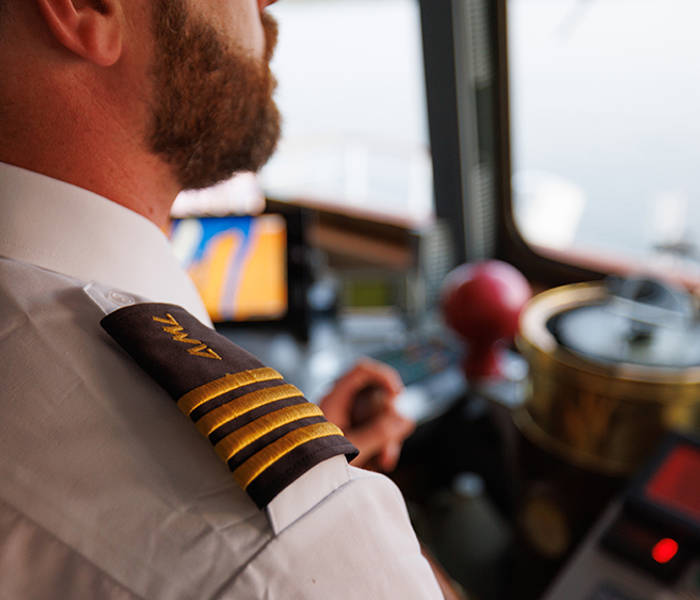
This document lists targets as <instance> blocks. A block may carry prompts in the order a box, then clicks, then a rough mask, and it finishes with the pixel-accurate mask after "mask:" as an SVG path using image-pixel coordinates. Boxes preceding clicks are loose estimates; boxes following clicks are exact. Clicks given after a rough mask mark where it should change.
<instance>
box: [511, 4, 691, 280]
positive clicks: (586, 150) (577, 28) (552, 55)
mask: <svg viewBox="0 0 700 600" xmlns="http://www.w3.org/2000/svg"><path fill="white" fill-rule="evenodd" d="M508 13H509V15H508V30H509V40H508V44H509V60H510V64H509V69H510V86H511V119H512V124H511V131H512V144H511V151H512V162H513V200H514V205H513V206H514V213H515V218H516V222H517V224H518V226H519V228H520V230H521V232H522V234H523V235H524V237H525V238H526V239H527V240H528V241H530V242H532V243H534V244H538V245H541V246H545V247H551V248H557V249H565V250H576V251H585V252H589V253H591V254H593V255H598V256H602V255H605V256H615V257H627V258H633V259H642V260H644V261H649V260H650V259H652V260H655V261H664V260H673V261H674V264H681V265H683V266H684V268H689V269H693V270H695V271H697V262H696V260H697V259H698V247H697V242H698V240H699V239H700V238H698V235H699V234H700V168H699V163H700V37H699V36H698V31H697V24H698V22H700V3H698V2H697V0H664V1H663V2H658V1H657V0H654V1H651V0H508ZM652 257H653V258H652Z"/></svg>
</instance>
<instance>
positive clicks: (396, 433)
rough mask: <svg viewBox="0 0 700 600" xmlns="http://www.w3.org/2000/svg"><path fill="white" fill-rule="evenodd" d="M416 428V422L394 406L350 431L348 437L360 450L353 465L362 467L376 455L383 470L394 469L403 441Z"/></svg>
mask: <svg viewBox="0 0 700 600" xmlns="http://www.w3.org/2000/svg"><path fill="white" fill-rule="evenodd" d="M414 429H415V423H414V422H413V421H411V420H410V419H407V418H405V417H403V416H402V415H400V414H399V413H398V412H396V409H395V408H394V407H393V406H392V407H389V408H388V409H387V410H386V411H385V412H384V413H382V414H381V415H379V416H378V417H377V418H376V419H374V420H373V421H372V422H370V423H369V424H367V425H366V426H364V427H360V428H358V429H353V430H351V431H348V432H347V433H346V437H347V438H348V440H350V442H352V443H353V444H354V445H355V446H356V447H357V448H358V449H359V450H360V455H359V456H358V457H357V458H356V459H355V460H354V461H353V465H354V466H358V467H361V466H363V465H365V464H366V463H367V461H368V460H370V459H371V458H373V457H375V456H376V457H377V458H378V462H379V467H380V468H381V470H383V471H391V470H393V469H394V467H395V466H396V463H397V462H398V459H399V455H400V453H401V444H402V442H403V441H404V439H406V437H408V436H409V435H410V434H411V433H412V432H413V430H414Z"/></svg>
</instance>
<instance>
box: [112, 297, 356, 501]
mask: <svg viewBox="0 0 700 600" xmlns="http://www.w3.org/2000/svg"><path fill="white" fill-rule="evenodd" d="M101 324H102V327H104V329H105V330H106V331H107V332H108V333H109V334H110V335H111V336H112V337H113V338H114V339H115V340H116V341H117V342H118V343H119V345H120V346H121V347H122V348H124V350H126V351H127V352H128V353H129V354H130V355H131V356H132V358H133V359H134V360H135V361H136V362H137V363H138V364H139V365H140V366H141V367H142V368H143V369H144V370H145V371H146V372H147V373H148V374H149V375H150V376H151V377H153V378H154V379H155V380H156V381H157V382H158V383H159V384H160V385H161V386H162V387H163V388H164V389H165V390H166V391H167V392H168V393H169V394H170V396H171V397H172V398H173V399H175V400H176V401H177V405H178V408H179V409H180V410H181V411H182V412H183V413H184V414H185V416H186V417H188V418H189V419H191V420H192V422H193V423H194V424H195V426H196V427H197V429H199V431H200V433H202V435H204V436H206V437H208V438H209V441H210V442H211V443H212V444H213V446H214V450H215V451H216V453H217V454H218V455H219V457H220V458H221V459H222V460H223V461H225V462H226V463H227V464H228V466H229V468H230V469H231V471H232V472H233V476H234V478H235V479H236V481H237V482H238V483H239V484H240V485H241V487H242V488H243V489H244V490H246V491H247V492H248V494H249V495H250V497H251V498H252V499H253V501H254V502H255V503H256V504H257V505H258V506H259V507H260V508H263V507H264V506H266V505H267V504H268V503H269V502H270V501H271V500H272V499H273V498H274V497H275V496H276V495H277V494H278V493H279V492H281V491H282V490H283V489H284V488H286V487H287V486H288V485H289V484H290V483H292V482H293V481H295V480H296V479H298V478H299V477H300V476H301V475H302V474H304V473H305V472H306V471H308V470H309V469H310V468H312V467H313V466H315V465H317V464H318V463H320V462H322V461H324V460H326V459H328V458H330V457H332V456H336V455H340V454H345V455H346V456H347V457H348V460H351V459H352V458H354V457H355V456H356V455H357V449H356V448H355V447H354V446H353V445H352V444H351V443H350V442H348V441H347V440H346V439H345V437H343V433H342V431H341V430H340V429H339V428H338V427H336V426H335V425H333V424H331V423H329V422H328V421H327V420H326V419H325V417H324V416H323V413H322V412H321V409H320V408H318V406H316V405H315V404H312V403H311V402H308V401H307V400H306V399H305V398H304V396H303V395H302V393H301V392H300V391H299V390H298V389H297V388H295V387H294V386H293V385H290V384H288V383H286V382H285V381H284V379H283V378H282V376H281V375H280V374H279V373H278V372H277V371H275V370H274V369H271V368H269V367H265V366H264V365H263V364H261V363H260V361H258V360H257V359H256V358H255V357H254V356H252V355H251V354H249V353H248V352H246V351H245V350H243V349H242V348H239V347H238V346H236V345H235V344H234V343H233V342H231V341H230V340H228V339H227V338H225V337H224V336H222V335H220V334H218V333H216V332H215V331H214V330H212V329H210V328H209V327H207V326H205V325H203V324H202V323H200V322H199V321H198V320H197V319H196V318H195V317H193V316H192V315H191V314H189V313H188V312H187V311H186V310H184V309H183V308H181V307H179V306H174V305H172V304H136V305H133V306H127V307H125V308H121V309H119V310H117V311H115V312H113V313H111V314H109V315H107V316H106V317H105V318H104V319H102V322H101Z"/></svg>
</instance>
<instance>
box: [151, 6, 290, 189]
mask: <svg viewBox="0 0 700 600" xmlns="http://www.w3.org/2000/svg"><path fill="white" fill-rule="evenodd" d="M153 10H154V15H153V16H154V19H153V20H154V26H153V29H154V34H155V60H154V65H153V71H152V73H153V82H154V92H155V93H154V96H153V105H152V119H153V120H152V123H151V126H150V128H149V130H148V136H149V139H148V143H149V145H150V147H151V148H152V149H153V151H154V152H156V153H157V154H158V155H160V156H161V157H162V158H163V160H165V161H166V162H167V163H168V164H169V165H170V166H171V167H172V169H173V171H174V172H175V174H176V176H177V178H178V181H179V183H180V185H181V186H182V187H183V188H201V187H207V186H209V185H212V184H214V183H217V182H218V181H221V180H223V179H227V178H228V177H230V176H231V174H232V173H234V172H236V171H242V170H250V171H257V170H258V169H259V168H260V167H261V166H262V165H263V164H264V163H265V162H266V161H267V159H268V158H269V157H270V155H271V154H272V152H273V150H274V148H275V144H276V142H277V138H278V137H279V129H280V126H279V120H280V119H279V113H278V111H277V107H276V106H275V104H274V102H273V100H272V93H273V91H274V87H275V80H274V77H273V76H272V74H271V73H270V69H269V60H270V58H271V57H272V53H273V51H274V46H275V44H276V40H277V26H276V23H275V22H274V21H273V19H272V18H271V17H270V16H269V15H266V14H264V15H262V23H263V26H264V32H265V46H264V54H263V55H262V56H260V55H255V53H254V52H255V49H254V48H250V47H246V46H244V45H241V44H240V43H238V42H237V41H236V39H235V38H234V39H227V37H226V36H225V34H224V33H223V32H222V31H221V30H217V28H216V26H215V25H214V24H212V23H211V22H210V21H209V20H208V19H206V18H205V17H204V16H202V15H198V14H194V11H193V10H191V9H189V8H188V5H187V4H186V2H185V0H155V1H154V2H153Z"/></svg>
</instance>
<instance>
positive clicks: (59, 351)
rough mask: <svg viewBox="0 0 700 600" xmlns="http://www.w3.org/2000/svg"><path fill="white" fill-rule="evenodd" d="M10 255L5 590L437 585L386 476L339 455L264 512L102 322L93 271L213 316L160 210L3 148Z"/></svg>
mask: <svg viewBox="0 0 700 600" xmlns="http://www.w3.org/2000/svg"><path fill="white" fill-rule="evenodd" d="M0 257H3V258H0V351H1V352H2V357H3V360H2V361H0V378H1V379H2V381H3V384H2V394H1V395H0V409H1V413H2V415H3V416H2V418H1V419H0V597H7V598H13V599H14V598H42V599H43V598H61V599H64V598H163V599H179V598H236V599H239V598H240V599H248V598H250V599H253V598H267V599H278V598H279V599H284V600H288V599H295V598H299V599H302V598H319V599H321V598H322V599H324V600H325V599H331V598H332V599H336V598H340V599H344V598H362V599H363V600H365V599H374V598H377V599H379V598H391V599H409V598H439V597H440V592H439V589H438V587H437V584H436V582H435V580H434V578H433V576H432V573H431V572H430V569H429V567H428V565H427V563H426V562H425V561H424V559H423V558H422V557H421V555H420V552H419V548H418V544H417V541H416V539H415V536H414V534H413V532H412V530H411V528H410V524H409V522H408V518H407V514H406V509H405V505H404V503H403V500H402V498H401V496H400V493H399V492H398V490H397V489H396V487H395V486H394V485H393V484H392V483H391V482H390V481H389V480H388V479H386V478H385V477H382V476H379V475H375V474H372V473H369V472H366V471H361V470H358V469H354V468H352V467H349V466H348V465H347V464H346V462H345V459H344V457H335V458H333V459H330V460H327V461H325V462H324V463H321V464H320V465H318V466H316V467H315V468H314V469H312V470H310V471H308V472H307V473H306V474H305V475H303V476H302V477H301V478H300V479H298V480H297V481H296V482H294V483H293V484H292V485H290V486H289V487H287V488H286V489H285V490H284V491H283V492H282V493H281V494H279V495H278V496H277V498H275V499H274V500H273V502H272V503H271V504H270V505H269V506H268V508H267V510H266V511H260V510H258V509H257V508H256V507H255V505H254V504H253V503H252V501H251V500H250V499H249V498H248V496H247V495H246V494H245V493H244V492H243V491H242V490H241V489H240V488H239V487H238V486H237V485H236V484H235V483H234V482H233V480H232V478H231V475H230V473H229V472H228V470H227V469H226V467H225V465H224V464H223V463H220V462H219V461H218V459H217V458H216V455H215V454H214V452H213V451H212V449H211V447H210V445H209V444H208V442H207V441H206V440H205V439H204V438H202V437H200V435H199V433H198V432H197V431H196V429H195V428H194V427H193V426H192V425H191V424H190V423H188V421H187V419H185V418H183V416H182V415H181V414H180V413H179V411H178V410H177V409H176V407H175V406H174V403H173V402H172V400H171V399H170V398H169V397H168V396H167V394H166V393H165V392H164V391H163V390H162V389H161V388H160V387H158V386H157V385H156V384H155V383H154V382H153V381H152V380H151V379H150V378H149V377H148V376H147V375H146V374H145V373H144V372H143V371H141V369H140V368H139V367H138V366H136V364H135V363H133V361H131V360H130V359H129V357H128V356H127V355H126V354H125V353H124V352H123V351H122V350H121V349H120V348H119V347H118V346H117V345H116V344H115V343H114V342H113V341H112V340H111V338H109V336H107V334H106V333H105V332H104V331H103V330H102V329H101V327H100V325H99V321H100V319H101V317H102V313H101V311H100V309H99V307H98V306H97V305H96V304H95V303H94V302H93V301H92V300H91V299H90V298H89V297H88V296H87V295H86V294H85V292H84V291H83V287H84V286H85V284H86V283H87V282H89V281H97V282H100V283H102V284H104V285H107V286H111V287H114V288H118V289H121V290H124V291H127V292H129V293H132V294H136V295H140V296H144V297H147V298H149V299H151V300H154V301H161V302H170V303H175V304H180V305H183V306H184V307H185V308H187V309H188V310H189V311H190V312H192V313H193V314H195V316H197V317H198V318H200V320H205V319H206V315H205V314H204V309H203V307H202V305H201V302H200V300H199V298H198V297H197V294H196V292H195V290H194V288H193V286H192V284H191V282H190V281H189V279H188V278H187V276H186V275H185V274H184V273H183V272H182V271H181V269H180V268H179V266H178V265H177V263H176V261H175V259H174V257H173V256H172V254H171V252H170V249H169V246H168V243H167V240H166V238H165V236H164V235H163V234H162V233H161V232H160V231H159V230H158V229H157V228H156V227H155V226H153V225H152V224H151V223H150V222H149V221H147V220H145V219H144V218H142V217H140V216H139V215H137V214H135V213H132V212H131V211H128V210H126V209H124V208H121V207H119V206H117V205H115V204H113V203H111V202H109V201H108V200H105V199H104V198H101V197H99V196H97V195H95V194H91V193H89V192H86V191H85V190H82V189H80V188H76V187H74V186H70V185H68V184H65V183H62V182H59V181H56V180H53V179H51V178H48V177H44V176H41V175H37V174H34V173H30V172H28V171H24V170H22V169H17V168H15V167H10V166H7V165H2V164H0ZM205 322H206V321H205Z"/></svg>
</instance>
